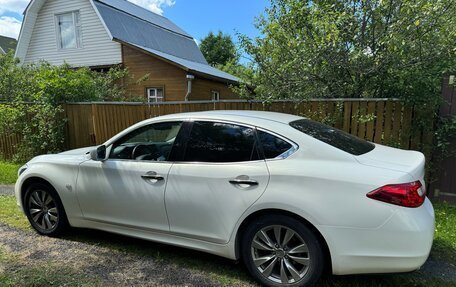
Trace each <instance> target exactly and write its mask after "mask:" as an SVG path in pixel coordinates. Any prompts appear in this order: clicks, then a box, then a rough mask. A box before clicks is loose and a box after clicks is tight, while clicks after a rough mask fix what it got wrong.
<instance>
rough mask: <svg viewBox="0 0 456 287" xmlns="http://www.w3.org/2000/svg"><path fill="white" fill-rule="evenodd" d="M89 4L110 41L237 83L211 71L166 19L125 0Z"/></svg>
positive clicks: (190, 41) (187, 39)
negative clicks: (106, 31)
mask: <svg viewBox="0 0 456 287" xmlns="http://www.w3.org/2000/svg"><path fill="white" fill-rule="evenodd" d="M93 3H94V5H95V8H96V9H97V11H98V14H99V15H100V17H101V18H102V20H103V22H104V24H105V26H106V28H107V30H108V31H109V33H110V34H111V36H112V38H113V39H114V40H116V41H119V42H123V43H126V44H128V45H132V46H135V47H137V48H139V49H141V50H144V51H145V52H147V53H152V54H154V55H156V56H158V57H160V58H164V59H166V60H168V61H171V62H173V63H175V64H177V65H178V66H182V67H185V68H187V70H189V71H195V72H198V73H200V74H203V75H207V76H211V77H213V78H218V79H222V80H228V81H229V82H238V81H239V79H238V78H236V77H234V76H232V75H230V74H227V73H225V72H222V71H220V70H218V69H216V68H213V67H211V66H210V65H209V64H208V63H207V61H206V59H205V58H204V56H203V54H202V53H201V51H200V49H199V47H198V45H197V44H196V42H195V40H194V39H193V38H192V37H191V36H190V35H189V34H187V33H186V32H185V31H183V30H182V29H181V28H179V27H178V26H177V25H175V24H174V23H173V22H171V21H170V20H168V19H167V18H165V17H163V16H160V15H158V14H155V13H153V12H151V11H149V10H146V9H144V8H141V7H139V6H136V5H135V4H133V3H131V2H129V1H126V0H94V1H93Z"/></svg>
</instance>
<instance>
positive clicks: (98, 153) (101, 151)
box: [90, 145, 106, 161]
mask: <svg viewBox="0 0 456 287" xmlns="http://www.w3.org/2000/svg"><path fill="white" fill-rule="evenodd" d="M90 159H92V160H95V161H104V160H105V159H106V146H105V145H101V146H99V147H97V148H96V149H93V150H91V151H90Z"/></svg>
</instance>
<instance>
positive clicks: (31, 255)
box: [0, 223, 242, 286]
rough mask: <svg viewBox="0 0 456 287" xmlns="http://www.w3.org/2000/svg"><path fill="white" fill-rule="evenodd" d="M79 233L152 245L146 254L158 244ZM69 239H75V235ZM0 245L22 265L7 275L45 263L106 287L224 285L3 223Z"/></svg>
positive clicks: (158, 262)
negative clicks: (19, 269)
mask: <svg viewBox="0 0 456 287" xmlns="http://www.w3.org/2000/svg"><path fill="white" fill-rule="evenodd" d="M77 231H78V232H82V233H91V235H89V236H91V237H98V236H104V237H105V238H106V236H109V240H113V241H114V242H116V241H118V240H126V241H127V242H128V241H129V242H128V243H127V244H131V243H135V241H137V242H138V244H140V245H147V244H150V245H151V246H149V247H147V246H146V247H145V248H146V251H147V249H148V248H149V249H150V248H155V247H156V245H157V244H155V243H150V242H144V241H142V240H136V239H129V238H124V237H122V238H120V237H118V236H117V235H111V234H108V233H104V232H97V231H86V230H77ZM69 236H70V237H74V235H69ZM83 236H85V235H83ZM85 240H87V239H85ZM102 240H103V239H102ZM0 246H2V247H3V248H5V249H6V251H7V252H8V253H10V254H13V256H14V258H20V264H19V265H17V264H15V266H9V267H8V266H7V267H6V271H7V272H15V271H16V270H14V269H15V268H24V267H27V266H24V265H27V264H34V263H35V264H36V262H39V261H41V262H51V263H53V264H57V266H65V267H69V268H73V269H75V270H79V271H80V272H81V274H84V276H89V277H93V278H94V279H97V280H100V279H101V283H102V285H103V286H157V285H167V286H169V285H179V286H220V282H214V281H213V280H211V278H209V276H208V275H209V272H208V273H206V274H203V272H201V271H199V270H195V269H194V268H187V267H185V266H182V265H185V264H180V263H178V264H176V263H173V262H172V261H168V260H162V259H157V258H156V257H157V256H156V255H154V256H151V255H150V254H145V255H141V254H136V253H137V252H128V251H118V250H113V249H112V248H108V247H103V246H99V245H97V244H95V243H84V242H80V241H75V239H73V238H72V239H65V238H63V239H57V238H49V237H45V236H39V235H37V234H36V233H35V232H33V231H24V230H19V229H16V228H12V227H10V226H8V225H5V224H2V223H0ZM141 247H142V246H141ZM159 248H160V250H162V251H163V252H165V253H167V252H172V249H174V252H179V251H182V252H184V253H187V254H188V256H189V258H191V257H195V256H199V257H204V259H203V260H208V261H207V263H210V261H211V260H217V263H215V264H217V265H221V266H222V267H223V268H240V267H239V266H238V265H236V264H235V263H234V262H231V261H228V260H226V261H225V260H224V259H223V258H219V257H215V256H211V255H205V254H201V253H199V252H194V251H187V250H183V249H181V248H175V247H167V246H163V245H160V244H159ZM149 251H150V250H149ZM164 256H166V254H164ZM185 256H186V255H184V257H185ZM21 264H22V266H21ZM1 269H2V267H1V266H0V270H1ZM9 269H11V270H9ZM241 273H242V272H241Z"/></svg>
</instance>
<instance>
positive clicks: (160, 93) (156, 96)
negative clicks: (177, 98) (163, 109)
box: [146, 88, 165, 103]
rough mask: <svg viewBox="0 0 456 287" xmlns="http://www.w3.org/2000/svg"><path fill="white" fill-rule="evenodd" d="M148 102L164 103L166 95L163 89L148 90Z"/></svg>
mask: <svg viewBox="0 0 456 287" xmlns="http://www.w3.org/2000/svg"><path fill="white" fill-rule="evenodd" d="M146 93H147V100H148V102H149V103H157V102H163V101H164V98H165V93H164V90H163V88H147V89H146Z"/></svg>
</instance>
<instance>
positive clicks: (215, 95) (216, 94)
mask: <svg viewBox="0 0 456 287" xmlns="http://www.w3.org/2000/svg"><path fill="white" fill-rule="evenodd" d="M211 97H212V101H214V102H218V101H220V92H219V91H211Z"/></svg>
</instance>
